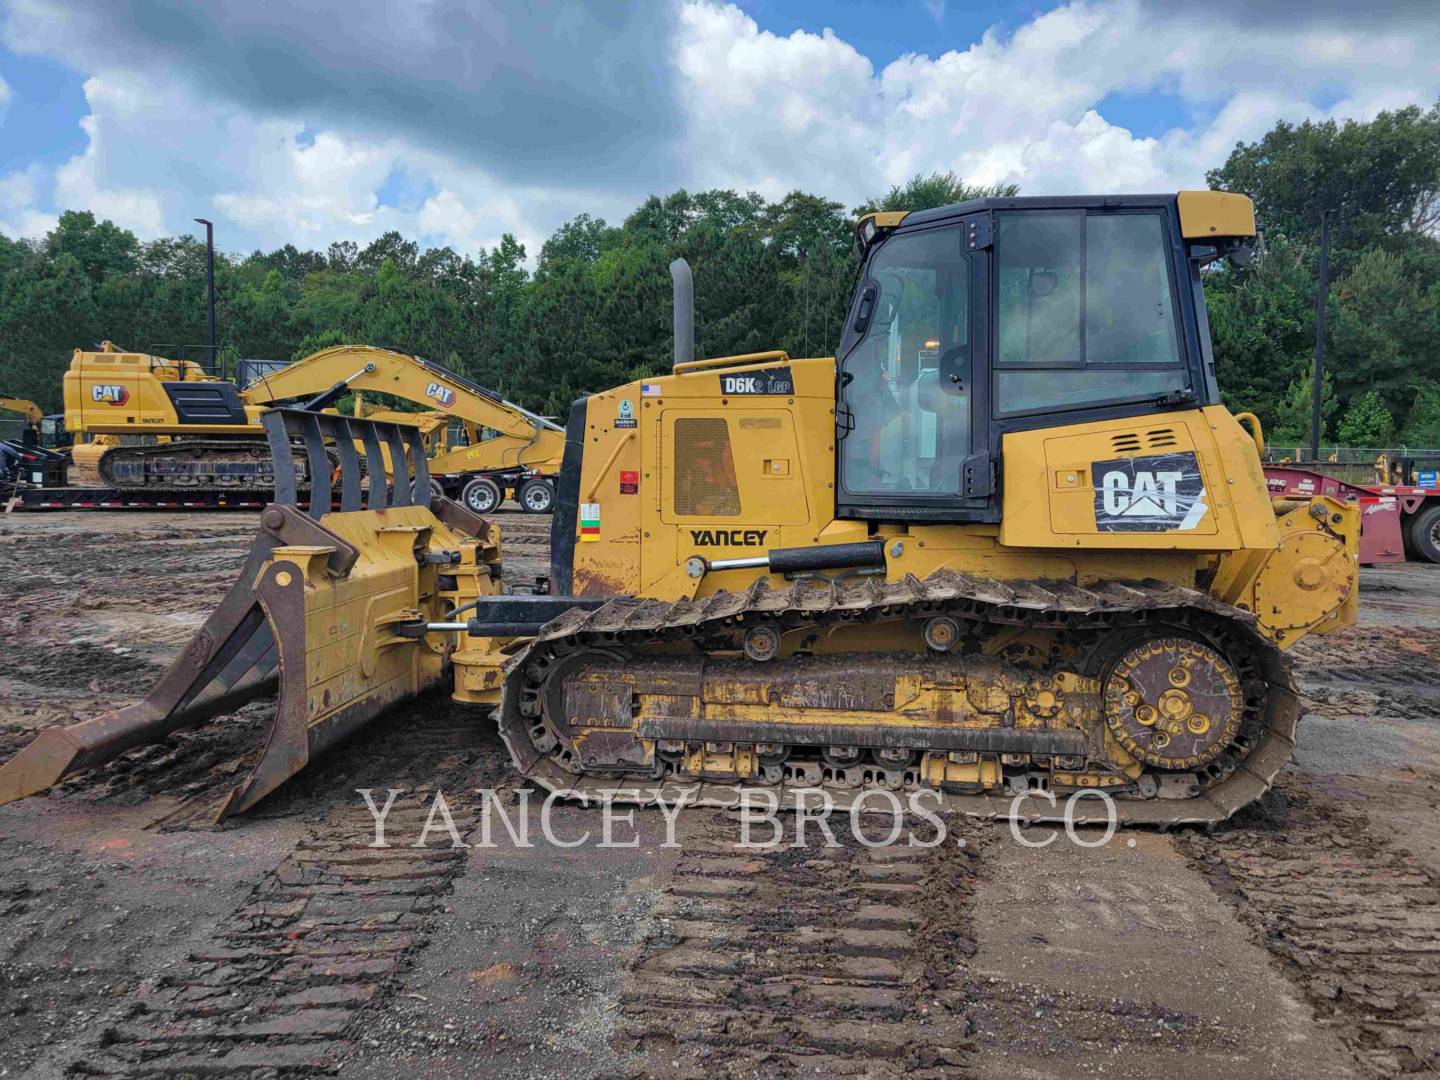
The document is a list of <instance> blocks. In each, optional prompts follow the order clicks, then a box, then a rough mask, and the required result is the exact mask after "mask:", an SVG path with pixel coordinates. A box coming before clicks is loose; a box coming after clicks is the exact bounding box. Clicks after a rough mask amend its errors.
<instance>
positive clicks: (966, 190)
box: [854, 172, 1020, 218]
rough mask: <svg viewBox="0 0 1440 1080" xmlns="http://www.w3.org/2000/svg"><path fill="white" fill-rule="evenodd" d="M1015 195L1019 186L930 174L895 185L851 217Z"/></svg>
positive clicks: (856, 210)
mask: <svg viewBox="0 0 1440 1080" xmlns="http://www.w3.org/2000/svg"><path fill="white" fill-rule="evenodd" d="M1018 194H1020V185H1019V184H968V183H966V182H965V181H964V180H962V179H961V178H960V177H958V176H956V175H955V174H954V173H953V172H943V173H942V172H933V173H929V174H928V175H923V176H920V175H917V176H912V177H911V178H910V179H909V180H907V181H906V182H905V183H903V184H896V185H895V186H894V187H892V188H891V189H890V190H889V191H887V192H886V193H885V194H884V195H879V196H876V197H875V198H872V199H870V200H869V201H867V202H866V203H865V204H864V205H863V206H858V207H856V208H855V215H854V216H855V217H857V218H858V217H860V216H861V215H862V214H873V213H875V212H876V211H881V210H933V209H934V208H935V207H937V206H950V205H952V204H954V203H962V202H969V201H970V200H971V199H989V198H1010V197H1011V196H1014V195H1018Z"/></svg>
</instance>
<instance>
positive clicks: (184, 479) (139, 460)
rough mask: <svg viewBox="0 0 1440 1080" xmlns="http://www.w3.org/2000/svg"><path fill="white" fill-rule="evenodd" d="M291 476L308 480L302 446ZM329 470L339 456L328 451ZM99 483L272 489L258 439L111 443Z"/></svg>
mask: <svg viewBox="0 0 1440 1080" xmlns="http://www.w3.org/2000/svg"><path fill="white" fill-rule="evenodd" d="M293 457H294V462H295V479H296V481H297V483H299V484H300V485H301V486H302V487H308V486H309V484H310V468H309V461H308V459H307V457H306V451H305V447H304V446H303V445H300V444H295V445H294V449H293ZM329 460H330V467H331V469H332V470H333V469H334V468H335V466H336V465H337V464H338V463H339V459H338V458H337V457H336V456H335V455H334V453H333V452H330V453H329ZM99 472H100V479H101V482H102V483H104V484H106V485H109V486H113V487H116V488H125V489H130V488H144V489H147V490H148V489H151V488H162V487H167V488H191V487H233V488H267V487H268V488H273V487H274V486H275V466H274V464H273V460H272V456H271V452H270V448H269V446H268V445H267V444H266V443H265V440H263V439H233V438H223V439H199V438H186V439H177V440H176V441H174V442H168V443H158V444H155V445H150V446H116V447H113V448H111V449H110V450H107V451H106V452H105V454H104V455H103V456H102V457H101V458H100V463H99Z"/></svg>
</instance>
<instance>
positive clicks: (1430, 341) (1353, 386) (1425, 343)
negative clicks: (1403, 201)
mask: <svg viewBox="0 0 1440 1080" xmlns="http://www.w3.org/2000/svg"><path fill="white" fill-rule="evenodd" d="M1332 312H1333V315H1332V319H1331V324H1330V348H1331V353H1332V355H1333V357H1334V365H1335V370H1336V372H1337V373H1338V377H1337V383H1338V386H1339V389H1340V394H1341V396H1342V397H1344V398H1347V399H1349V400H1352V401H1353V400H1355V399H1357V398H1359V397H1360V395H1362V394H1363V393H1365V392H1366V391H1374V392H1376V393H1378V394H1379V395H1380V398H1381V399H1382V400H1383V401H1384V403H1385V405H1386V407H1387V409H1388V410H1389V411H1390V412H1391V413H1392V414H1401V415H1403V414H1404V412H1405V410H1406V408H1407V407H1408V406H1409V403H1410V398H1411V396H1412V387H1413V386H1414V384H1415V382H1416V380H1417V379H1421V380H1433V379H1436V378H1440V335H1437V334H1436V329H1435V307H1434V302H1433V300H1432V299H1431V298H1430V297H1429V296H1427V295H1426V294H1425V293H1424V292H1422V291H1421V288H1420V286H1419V284H1418V283H1417V282H1415V281H1414V280H1412V279H1410V278H1408V277H1407V276H1406V274H1405V268H1404V262H1403V260H1402V259H1401V258H1400V256H1398V255H1394V254H1391V253H1390V252H1388V251H1385V250H1384V249H1381V248H1375V249H1372V250H1370V251H1367V252H1365V253H1364V254H1363V255H1361V256H1359V258H1358V259H1357V260H1356V261H1355V265H1354V268H1353V269H1352V270H1351V271H1350V273H1349V274H1347V275H1346V276H1345V277H1344V278H1343V279H1342V280H1341V281H1340V283H1339V284H1338V285H1337V286H1336V289H1335V292H1334V294H1333V303H1332Z"/></svg>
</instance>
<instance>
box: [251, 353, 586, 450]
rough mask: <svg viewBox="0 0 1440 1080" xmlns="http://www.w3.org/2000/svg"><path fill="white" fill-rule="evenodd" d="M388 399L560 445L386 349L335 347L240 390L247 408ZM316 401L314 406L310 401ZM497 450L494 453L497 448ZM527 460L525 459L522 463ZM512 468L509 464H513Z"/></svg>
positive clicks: (466, 382)
mask: <svg viewBox="0 0 1440 1080" xmlns="http://www.w3.org/2000/svg"><path fill="white" fill-rule="evenodd" d="M354 391H364V392H366V393H382V394H390V395H393V396H394V397H398V398H402V399H404V400H406V401H411V402H414V403H415V404H417V405H422V406H424V407H426V408H428V409H434V410H438V411H440V412H444V413H447V414H449V415H451V416H455V417H458V418H459V419H461V420H463V421H465V422H466V423H467V424H473V425H475V426H476V427H484V428H489V429H490V430H492V431H494V432H495V433H496V435H497V436H499V437H502V438H508V439H510V440H518V441H519V442H520V443H522V444H536V443H539V442H542V441H553V440H543V439H542V438H541V437H540V436H542V434H543V433H545V432H549V433H551V434H552V435H554V436H556V437H557V438H558V439H559V440H561V441H562V442H563V439H564V429H563V428H561V427H560V426H559V425H558V424H555V423H553V422H551V421H549V420H546V419H545V418H544V417H542V416H537V415H536V414H534V413H532V412H530V411H529V410H528V409H524V408H521V407H520V406H519V405H516V404H514V403H513V402H510V401H506V400H505V399H504V398H502V397H501V396H500V395H499V394H497V393H495V392H494V391H493V390H489V389H487V388H486V387H483V386H481V385H480V384H479V383H476V382H473V381H471V380H470V379H467V378H466V377H465V376H463V375H460V374H457V373H456V372H453V371H451V370H450V369H449V368H446V367H444V366H442V365H440V364H437V363H434V362H433V361H430V360H425V359H422V358H421V357H418V356H410V355H407V354H406V353H398V352H392V351H390V350H389V349H376V348H371V347H370V346H367V345H337V346H335V347H334V348H330V349H325V350H323V351H321V352H318V353H313V354H312V355H310V356H307V357H305V359H303V360H297V361H296V362H295V363H293V364H290V365H289V366H288V367H285V368H282V369H281V370H279V371H276V372H271V373H268V374H265V375H263V376H261V377H260V378H258V379H256V380H255V381H254V382H252V383H250V384H249V385H248V386H245V387H242V388H241V396H242V397H243V398H244V399H245V400H246V402H247V403H249V404H254V405H272V404H274V403H275V402H278V401H289V400H292V399H296V398H307V399H311V400H310V402H309V405H310V407H311V408H323V407H324V406H326V405H329V404H333V400H329V401H327V400H324V399H325V398H326V397H327V396H329V395H332V394H333V395H334V398H336V399H338V398H339V397H340V396H342V395H343V394H344V393H346V392H354ZM316 397H319V398H320V399H321V400H319V401H318V402H317V401H316V400H314V399H315V398H316ZM497 449H498V448H497ZM528 456H530V455H527V457H528ZM516 463H518V462H512V464H516Z"/></svg>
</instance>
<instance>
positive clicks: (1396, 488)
mask: <svg viewBox="0 0 1440 1080" xmlns="http://www.w3.org/2000/svg"><path fill="white" fill-rule="evenodd" d="M1407 475H1408V474H1407ZM1413 479H1415V480H1419V481H1421V482H1422V483H1420V484H1416V483H1407V484H1352V483H1349V482H1348V481H1345V480H1339V479H1336V478H1335V477H1333V476H1326V475H1325V474H1324V473H1322V472H1318V471H1316V468H1315V466H1314V465H1312V464H1310V463H1308V462H1307V463H1304V464H1299V465H1266V466H1265V480H1266V483H1267V484H1268V485H1269V488H1270V494H1271V495H1273V496H1276V497H1280V498H1283V497H1285V496H1287V495H1290V496H1294V497H1296V498H1305V499H1308V498H1310V497H1311V496H1314V495H1329V496H1331V497H1332V498H1336V499H1344V500H1347V501H1348V500H1354V501H1355V502H1357V503H1359V504H1360V562H1361V563H1362V564H1364V565H1367V566H1368V565H1376V564H1381V563H1397V562H1404V561H1405V558H1406V555H1407V554H1408V555H1409V556H1410V557H1412V558H1416V559H1425V560H1428V561H1430V562H1437V563H1440V484H1437V483H1436V475H1435V473H1434V472H1433V471H1426V470H1423V469H1422V470H1419V471H1418V472H1415V474H1414V476H1413ZM1422 484H1423V486H1422Z"/></svg>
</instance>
